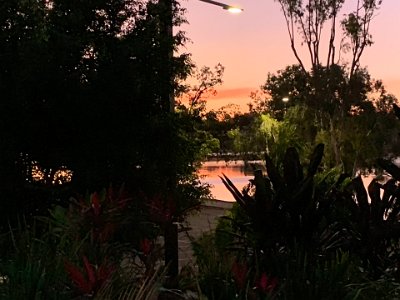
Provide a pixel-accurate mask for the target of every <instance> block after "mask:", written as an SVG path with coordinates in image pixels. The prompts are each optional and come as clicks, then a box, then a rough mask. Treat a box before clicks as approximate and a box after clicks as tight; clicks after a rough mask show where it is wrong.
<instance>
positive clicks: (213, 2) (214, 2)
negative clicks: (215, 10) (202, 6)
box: [199, 0, 243, 11]
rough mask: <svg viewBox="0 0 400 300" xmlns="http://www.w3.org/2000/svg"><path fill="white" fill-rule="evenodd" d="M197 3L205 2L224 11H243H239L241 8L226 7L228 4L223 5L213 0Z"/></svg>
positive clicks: (202, 0)
mask: <svg viewBox="0 0 400 300" xmlns="http://www.w3.org/2000/svg"><path fill="white" fill-rule="evenodd" d="M199 1H201V2H205V3H209V4H213V5H217V6H220V7H222V8H223V9H226V10H231V9H235V10H240V11H243V9H241V8H238V7H235V6H231V5H228V4H225V3H221V2H217V1H213V0H199Z"/></svg>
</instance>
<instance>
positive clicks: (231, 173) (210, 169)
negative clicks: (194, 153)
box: [199, 161, 262, 201]
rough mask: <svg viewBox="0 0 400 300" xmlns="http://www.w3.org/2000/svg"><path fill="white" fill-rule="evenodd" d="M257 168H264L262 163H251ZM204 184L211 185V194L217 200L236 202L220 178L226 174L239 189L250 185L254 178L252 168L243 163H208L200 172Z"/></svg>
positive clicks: (203, 165) (204, 164) (205, 163)
mask: <svg viewBox="0 0 400 300" xmlns="http://www.w3.org/2000/svg"><path fill="white" fill-rule="evenodd" d="M250 163H253V164H255V165H256V166H257V167H262V162H250ZM199 174H200V176H201V177H202V179H201V180H202V182H205V183H209V184H210V185H211V194H212V196H213V197H214V198H215V199H218V200H224V201H235V200H234V198H233V196H232V194H231V193H230V192H229V191H228V190H227V189H226V187H225V186H224V184H223V183H222V181H221V178H220V177H219V176H222V174H225V175H226V176H227V177H228V178H229V179H230V180H231V181H232V182H233V183H234V184H235V186H236V187H237V188H238V189H239V190H242V188H243V187H244V186H245V185H247V184H248V183H249V180H250V179H252V178H253V171H252V168H251V166H249V165H245V163H244V162H243V161H229V162H225V161H206V162H204V163H203V164H202V167H201V168H200V170H199Z"/></svg>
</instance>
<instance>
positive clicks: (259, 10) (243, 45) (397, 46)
mask: <svg viewBox="0 0 400 300" xmlns="http://www.w3.org/2000/svg"><path fill="white" fill-rule="evenodd" d="M220 2H224V3H226V4H230V5H238V6H240V7H242V8H243V9H244V11H243V13H241V14H238V15H233V14H230V13H228V12H227V11H225V10H223V9H222V8H220V7H217V6H213V5H210V4H207V3H204V2H200V1H198V0H182V1H181V5H182V6H183V7H185V8H187V14H186V18H187V20H188V21H189V25H185V26H182V27H181V29H182V30H184V31H186V33H187V36H188V37H189V38H190V39H191V43H188V44H187V47H186V49H184V51H186V52H189V53H192V57H193V60H194V61H195V62H196V64H197V65H198V66H200V67H201V66H203V65H206V66H210V67H212V66H214V65H216V64H217V63H221V64H222V65H223V66H225V74H224V78H223V80H224V83H223V85H222V86H220V87H218V94H217V96H216V97H213V98H210V99H209V100H208V108H219V107H221V106H223V105H226V104H228V103H235V104H239V105H241V106H242V107H243V108H245V107H246V103H248V102H249V101H250V98H249V94H250V92H252V91H255V90H257V89H258V88H259V87H260V85H262V84H263V83H264V82H265V80H266V78H267V74H268V72H272V73H274V72H276V71H277V70H280V69H282V68H284V67H285V66H287V65H290V64H293V63H296V60H295V58H294V55H293V54H292V52H291V49H290V44H289V37H288V34H287V29H286V25H285V21H284V17H283V15H282V13H281V10H280V6H279V4H278V3H277V2H275V1H274V0H232V2H230V1H229V0H226V1H220ZM347 2H348V4H347V6H346V7H344V8H343V9H342V11H341V16H342V15H343V14H344V13H349V12H350V11H351V9H354V8H355V4H356V0H347ZM371 33H372V35H373V40H374V45H372V47H370V48H367V49H366V51H365V53H364V55H363V57H362V59H361V64H362V66H366V67H367V68H368V70H369V72H370V74H371V75H372V77H373V78H376V79H382V80H383V82H384V84H385V86H386V88H387V90H388V91H389V92H390V93H393V94H394V95H396V96H397V97H398V98H400V58H399V55H400V39H399V37H400V1H399V0H384V1H383V4H382V7H381V9H380V10H379V11H378V12H377V16H376V17H375V19H374V20H373V23H372V25H371ZM324 45H325V44H324ZM302 57H304V59H306V56H305V52H304V54H303V55H302Z"/></svg>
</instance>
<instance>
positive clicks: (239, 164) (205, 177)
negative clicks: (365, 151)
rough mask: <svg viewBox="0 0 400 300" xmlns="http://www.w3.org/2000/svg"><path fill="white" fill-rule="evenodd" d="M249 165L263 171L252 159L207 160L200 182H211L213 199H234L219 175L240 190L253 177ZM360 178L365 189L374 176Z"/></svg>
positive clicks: (201, 171) (200, 172) (201, 169)
mask: <svg viewBox="0 0 400 300" xmlns="http://www.w3.org/2000/svg"><path fill="white" fill-rule="evenodd" d="M251 165H255V167H256V168H258V169H262V170H263V171H264V172H265V167H264V165H263V162H262V161H254V162H250V163H249V164H245V163H244V162H243V161H229V162H225V161H207V162H204V163H203V164H202V167H201V168H200V170H199V174H200V176H202V179H201V180H202V182H205V183H209V184H211V194H212V195H213V197H214V198H215V199H218V200H223V201H235V199H234V198H233V196H232V194H231V193H230V192H229V191H228V190H227V189H226V187H225V186H224V184H223V183H222V181H221V179H220V178H219V176H221V175H222V174H225V175H226V176H228V178H229V179H230V180H231V181H232V182H233V183H234V184H235V186H236V187H237V188H238V189H239V190H242V188H243V187H244V186H246V185H247V184H248V183H249V180H250V179H252V178H253V168H252V166H251ZM361 178H362V181H363V183H364V187H365V188H366V189H367V187H368V185H369V184H370V183H371V181H372V179H373V178H375V175H365V176H364V175H363V176H362V177H361ZM382 179H384V181H385V180H386V179H387V178H386V176H383V177H382ZM381 193H383V191H381Z"/></svg>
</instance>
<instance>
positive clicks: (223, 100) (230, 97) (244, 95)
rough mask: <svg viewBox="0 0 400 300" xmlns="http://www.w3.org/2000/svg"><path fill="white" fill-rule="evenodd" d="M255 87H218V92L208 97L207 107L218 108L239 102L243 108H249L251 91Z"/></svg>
mask: <svg viewBox="0 0 400 300" xmlns="http://www.w3.org/2000/svg"><path fill="white" fill-rule="evenodd" d="M254 90H255V88H250V87H242V88H233V89H224V88H221V89H218V91H217V92H218V93H217V94H216V95H215V96H213V97H210V98H209V99H207V109H209V110H211V109H218V108H220V107H222V106H225V105H227V104H232V103H233V104H237V105H239V106H240V108H241V109H242V110H247V103H249V102H250V93H251V92H253V91H254Z"/></svg>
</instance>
